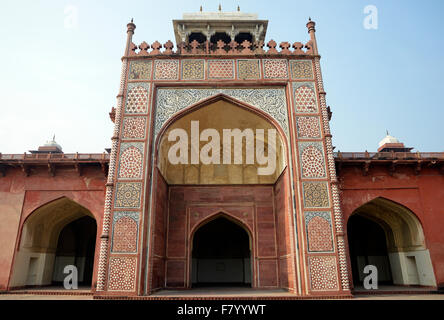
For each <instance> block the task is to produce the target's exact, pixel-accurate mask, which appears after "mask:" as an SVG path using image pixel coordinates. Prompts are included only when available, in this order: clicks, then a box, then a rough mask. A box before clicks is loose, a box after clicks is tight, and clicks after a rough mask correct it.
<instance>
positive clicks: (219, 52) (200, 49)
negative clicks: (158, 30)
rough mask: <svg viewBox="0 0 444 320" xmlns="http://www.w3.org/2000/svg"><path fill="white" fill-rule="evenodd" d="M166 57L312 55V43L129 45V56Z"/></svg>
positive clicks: (257, 42) (234, 42)
mask: <svg viewBox="0 0 444 320" xmlns="http://www.w3.org/2000/svg"><path fill="white" fill-rule="evenodd" d="M162 55H163V56H168V55H213V56H214V55H215V56H224V55H298V56H305V55H311V56H312V55H314V50H313V41H312V40H310V41H308V42H307V43H305V44H303V43H302V42H294V43H293V44H291V43H290V42H286V41H285V42H281V43H279V45H278V43H277V42H276V41H274V40H270V41H268V43H267V44H266V45H265V43H264V42H263V41H262V40H261V41H256V42H250V41H248V40H244V41H242V42H241V43H238V42H236V41H230V42H225V41H223V40H218V41H217V42H216V43H213V42H209V41H204V42H202V43H200V42H198V41H197V40H193V41H191V42H180V43H179V44H178V45H177V46H176V47H175V46H174V44H173V42H171V41H170V40H168V41H167V42H166V43H164V44H163V45H162V44H161V43H160V42H159V41H155V42H153V43H152V44H151V45H150V44H148V43H147V42H145V41H144V42H142V43H141V44H139V45H136V44H134V43H131V45H130V51H129V56H140V57H141V56H162Z"/></svg>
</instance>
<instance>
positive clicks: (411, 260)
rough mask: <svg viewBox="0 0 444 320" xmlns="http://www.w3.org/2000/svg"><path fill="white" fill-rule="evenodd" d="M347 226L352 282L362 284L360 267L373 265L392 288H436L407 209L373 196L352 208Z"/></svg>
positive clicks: (419, 227)
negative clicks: (391, 284) (401, 286)
mask: <svg viewBox="0 0 444 320" xmlns="http://www.w3.org/2000/svg"><path fill="white" fill-rule="evenodd" d="M347 226H348V228H347V229H348V240H349V247H350V250H351V251H350V252H351V254H350V260H351V264H352V271H353V274H354V280H355V281H354V282H355V283H356V282H359V281H362V278H363V267H364V265H365V264H373V265H376V266H377V267H378V268H379V269H380V270H379V271H380V275H381V277H385V278H384V279H385V280H387V281H388V282H392V283H393V284H395V285H422V286H436V281H435V275H434V270H433V266H432V262H431V259H430V254H429V251H428V249H427V244H426V239H425V237H424V231H423V227H422V224H421V221H420V219H419V218H418V217H417V216H416V214H415V213H414V212H413V211H411V210H410V209H409V208H407V207H405V206H403V205H401V204H399V203H397V202H395V201H392V200H390V199H387V198H383V197H377V198H375V199H373V200H371V201H369V202H367V203H364V204H363V205H361V206H360V207H358V208H356V209H355V210H354V211H353V213H352V215H351V216H350V217H349V219H348V223H347ZM378 228H379V229H380V230H381V232H379V231H378ZM358 229H359V230H358ZM369 230H374V231H372V232H370V233H369ZM365 233H367V235H363V234H365ZM378 234H380V236H378ZM358 242H359V243H358ZM361 242H362V243H361ZM377 243H379V245H377ZM384 244H385V249H384ZM377 247H379V248H380V249H377ZM365 248H368V249H365ZM381 248H382V249H381ZM365 250H367V251H365ZM384 250H385V252H386V253H384ZM356 252H359V253H358V254H357V253H356ZM365 252H367V253H365ZM384 257H385V258H384ZM356 269H358V270H356ZM383 274H385V276H383ZM390 274H391V275H390ZM357 277H359V280H357V279H356V278H357Z"/></svg>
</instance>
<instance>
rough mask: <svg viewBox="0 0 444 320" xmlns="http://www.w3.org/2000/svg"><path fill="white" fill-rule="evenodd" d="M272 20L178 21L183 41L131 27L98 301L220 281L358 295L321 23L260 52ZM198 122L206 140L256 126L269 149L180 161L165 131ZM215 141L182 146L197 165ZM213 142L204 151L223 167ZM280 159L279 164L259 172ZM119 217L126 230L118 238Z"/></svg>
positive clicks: (233, 16)
mask: <svg viewBox="0 0 444 320" xmlns="http://www.w3.org/2000/svg"><path fill="white" fill-rule="evenodd" d="M267 25H268V21H267V20H260V19H258V17H257V15H256V14H247V13H243V12H240V11H237V12H210V13H206V12H198V13H191V14H184V16H183V19H181V20H174V21H173V27H174V32H175V38H176V39H175V40H176V45H174V44H173V43H172V42H171V41H169V42H166V43H165V44H164V45H161V44H159V42H154V43H153V44H150V45H149V44H147V43H146V42H143V43H142V44H140V45H135V44H134V43H133V34H134V30H135V28H136V26H135V24H134V23H133V22H131V23H129V24H128V38H127V45H126V49H125V54H124V57H123V69H122V78H121V87H120V92H119V95H118V103H117V108H116V110H115V115H114V119H115V129H114V138H113V146H112V150H111V159H110V174H109V175H108V183H107V187H106V199H108V200H107V201H106V202H105V211H104V221H103V230H102V231H101V238H100V239H101V240H100V242H101V243H100V248H101V249H100V258H99V268H98V279H97V292H96V293H97V294H98V295H114V294H115V295H122V294H125V295H150V294H152V293H153V292H155V291H157V290H161V289H186V288H193V287H202V286H225V285H236V286H246V287H251V288H262V289H278V288H282V289H285V290H288V291H289V292H291V293H294V294H295V295H300V296H305V295H336V296H337V295H350V286H349V274H348V267H347V264H346V261H347V259H346V251H345V240H344V226H343V222H342V213H341V211H340V207H339V205H338V199H339V198H338V188H337V184H336V182H337V179H336V173H335V166H334V159H333V153H332V144H331V135H330V128H329V123H328V121H329V119H328V113H327V106H326V103H325V97H324V95H325V92H324V89H323V83H322V79H321V73H320V63H319V55H318V51H317V44H316V37H315V23H314V22H313V21H309V22H308V23H307V28H308V33H309V39H308V41H305V42H304V43H305V44H303V43H301V42H296V43H294V44H293V45H290V44H289V43H287V42H282V43H280V44H279V45H278V44H277V43H275V42H274V41H273V40H271V41H269V42H268V43H267V45H266V46H264V42H265V37H266V31H267ZM196 122H198V123H199V130H200V131H201V132H204V130H210V131H209V132H213V133H214V134H215V135H212V137H214V136H216V133H217V135H218V136H219V137H223V136H224V134H223V133H224V130H226V129H230V130H235V129H239V130H240V131H242V132H246V130H247V131H248V130H251V132H252V133H253V137H254V141H255V143H258V141H259V143H261V144H263V145H264V151H263V152H262V154H258V153H257V152H256V154H255V157H254V158H250V156H251V155H250V154H247V151H246V150H247V148H246V137H243V138H242V143H243V145H242V149H241V150H242V151H240V150H239V148H238V147H237V148H236V147H235V146H234V142H233V144H232V146H231V152H232V153H233V154H235V153H237V154H238V156H240V158H241V159H242V162H236V161H232V162H229V163H228V162H223V161H222V162H219V163H217V162H210V163H208V162H207V163H202V161H199V162H198V163H196V162H181V161H176V162H173V163H172V162H171V161H169V159H168V153H169V151H170V150H171V147H172V146H174V143H175V142H177V140H174V139H169V136H170V133H171V132H175V133H177V132H178V130H181V131H180V132H185V133H186V135H187V136H188V137H190V136H192V130H193V128H192V123H196ZM174 130H176V131H174ZM261 130H262V131H263V132H265V134H264V135H260V134H259V133H260V132H261ZM207 132H208V131H207ZM258 132H259V133H258ZM269 132H275V133H276V134H275V137H273V136H272V135H269V134H267V133H269ZM270 139H273V140H272V141H271V140H270ZM210 140H211V138H208V139H207V140H205V139H202V137H201V140H200V141H198V142H197V144H195V145H193V144H192V143H190V144H188V145H187V146H186V148H185V149H181V151H182V152H183V153H185V152H187V157H188V159H191V155H192V154H193V152H196V151H197V152H199V151H201V150H202V148H205V144H208V143H209V142H211V141H210ZM213 142H214V141H213ZM219 143H220V148H219V146H218V144H217V143H216V142H214V143H213V145H212V148H211V151H210V152H208V154H209V155H213V153H217V152H219V154H220V155H221V156H220V158H221V159H222V158H223V156H222V155H224V148H223V145H222V141H219ZM254 150H256V149H254ZM207 151H208V150H207ZM227 151H228V152H229V151H230V150H229V148H228V150H227V149H225V153H227ZM256 151H257V150H256ZM273 153H275V155H276V165H275V168H273V169H274V170H272V172H268V171H267V170H261V169H264V168H265V167H266V165H267V163H264V161H260V157H259V156H260V155H262V156H263V157H266V156H267V155H270V154H273ZM247 158H249V159H250V160H249V161H248V162H247V161H246V159H247ZM270 167H273V166H270ZM261 172H262V173H264V172H265V174H260V173H261ZM122 219H125V220H123V221H126V223H130V222H131V221H132V222H131V223H130V224H129V225H128V227H127V229H125V230H127V231H126V232H128V234H127V235H126V236H125V235H123V236H122V234H120V235H117V234H116V233H115V232H114V231H113V230H114V229H115V225H116V224H119V222H120V221H122ZM119 225H121V224H119ZM130 234H131V235H136V236H135V237H134V236H131V237H130V236H129V235H130ZM129 242H131V243H129Z"/></svg>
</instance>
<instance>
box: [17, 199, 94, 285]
mask: <svg viewBox="0 0 444 320" xmlns="http://www.w3.org/2000/svg"><path fill="white" fill-rule="evenodd" d="M96 236H97V223H96V220H95V219H94V216H93V215H92V213H91V212H90V211H89V210H88V209H86V208H85V207H83V206H81V205H80V204H78V203H76V202H74V201H72V200H70V199H68V198H65V197H63V198H60V199H57V200H54V201H52V202H50V203H47V204H45V205H43V206H41V207H39V208H38V209H36V210H35V211H34V212H33V213H32V214H31V215H30V216H29V217H28V218H27V219H26V220H25V222H24V223H23V227H22V232H21V237H20V242H19V246H18V249H17V252H16V255H15V262H14V270H13V274H12V277H11V281H10V285H9V287H10V288H16V287H47V286H63V280H64V278H65V277H66V275H67V274H64V268H65V267H66V266H67V265H74V266H76V267H77V272H78V273H77V274H78V284H79V286H88V287H91V285H92V276H93V270H94V253H95V247H96Z"/></svg>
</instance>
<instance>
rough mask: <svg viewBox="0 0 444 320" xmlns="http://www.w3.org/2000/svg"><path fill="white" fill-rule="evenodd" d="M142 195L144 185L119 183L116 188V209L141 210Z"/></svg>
mask: <svg viewBox="0 0 444 320" xmlns="http://www.w3.org/2000/svg"><path fill="white" fill-rule="evenodd" d="M141 195H142V183H140V182H118V183H117V186H116V199H115V202H114V207H115V208H135V209H137V208H139V207H140V199H141Z"/></svg>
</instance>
